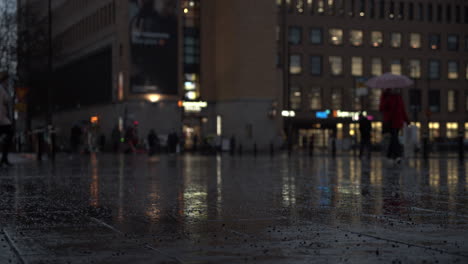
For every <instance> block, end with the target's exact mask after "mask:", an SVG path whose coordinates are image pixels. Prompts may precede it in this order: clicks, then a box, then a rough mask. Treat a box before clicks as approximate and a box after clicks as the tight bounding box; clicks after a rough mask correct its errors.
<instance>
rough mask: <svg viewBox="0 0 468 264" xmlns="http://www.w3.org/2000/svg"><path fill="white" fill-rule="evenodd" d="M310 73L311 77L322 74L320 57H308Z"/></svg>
mask: <svg viewBox="0 0 468 264" xmlns="http://www.w3.org/2000/svg"><path fill="white" fill-rule="evenodd" d="M310 73H311V74H312V75H321V74H322V56H310Z"/></svg>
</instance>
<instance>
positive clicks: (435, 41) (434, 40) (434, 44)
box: [429, 34, 440, 50]
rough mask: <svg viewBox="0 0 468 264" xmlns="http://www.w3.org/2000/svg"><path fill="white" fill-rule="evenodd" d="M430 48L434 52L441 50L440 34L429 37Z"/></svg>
mask: <svg viewBox="0 0 468 264" xmlns="http://www.w3.org/2000/svg"><path fill="white" fill-rule="evenodd" d="M429 48H430V49H432V50H438V49H440V34H430V35H429Z"/></svg>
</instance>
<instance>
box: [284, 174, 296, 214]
mask: <svg viewBox="0 0 468 264" xmlns="http://www.w3.org/2000/svg"><path fill="white" fill-rule="evenodd" d="M284 168H285V170H284V171H283V175H282V177H281V179H282V195H283V206H284V207H292V206H295V205H296V179H295V177H294V176H293V175H292V172H291V171H290V165H285V166H284Z"/></svg>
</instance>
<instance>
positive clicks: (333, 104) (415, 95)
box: [289, 85, 468, 114]
mask: <svg viewBox="0 0 468 264" xmlns="http://www.w3.org/2000/svg"><path fill="white" fill-rule="evenodd" d="M343 92H344V89H343V88H342V87H331V88H330V98H329V99H330V100H329V102H330V103H329V105H324V104H323V100H324V98H323V94H322V89H321V88H320V87H311V88H308V89H307V90H306V91H303V90H302V89H301V87H300V86H298V85H293V86H291V88H290V91H289V101H290V108H291V109H292V110H296V111H300V110H301V109H303V105H302V104H303V102H304V103H305V107H306V108H307V109H308V110H312V111H315V110H321V109H324V108H331V109H343V108H347V107H351V108H352V109H353V110H355V111H360V110H363V105H362V104H363V100H361V98H360V97H359V96H354V97H353V98H352V100H349V99H346V100H344V99H345V98H344V95H343ZM369 92H370V94H369V95H368V96H366V97H365V101H366V102H367V104H366V110H374V111H377V110H378V109H379V102H380V96H381V92H382V91H381V90H380V89H370V91H369ZM440 92H441V91H440V90H435V89H431V90H429V91H428V97H427V98H428V99H427V100H428V101H427V103H428V107H429V110H430V111H431V112H433V113H438V112H440V111H441V110H442V109H441V96H440ZM304 93H305V96H304ZM459 96H460V95H459V92H458V91H457V90H448V91H447V97H446V99H447V104H446V107H447V108H446V110H447V112H449V113H454V112H457V111H460V110H462V109H460V107H459V103H458V99H459ZM421 98H422V96H421V90H420V89H410V91H409V108H408V112H409V113H411V114H412V113H414V112H417V113H418V112H421V110H422V103H421V102H422V100H421ZM303 100H305V101H303ZM345 101H346V102H347V103H349V104H351V105H347V106H344V105H343V103H344V102H345ZM464 101H465V102H464V104H465V105H464V109H463V111H465V112H468V93H465V99H464Z"/></svg>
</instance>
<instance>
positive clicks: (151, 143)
mask: <svg viewBox="0 0 468 264" xmlns="http://www.w3.org/2000/svg"><path fill="white" fill-rule="evenodd" d="M157 137H158V135H156V132H154V129H151V130H150V132H149V134H148V138H147V140H148V155H149V156H150V157H151V156H153V155H154V154H155V153H156V141H157Z"/></svg>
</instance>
